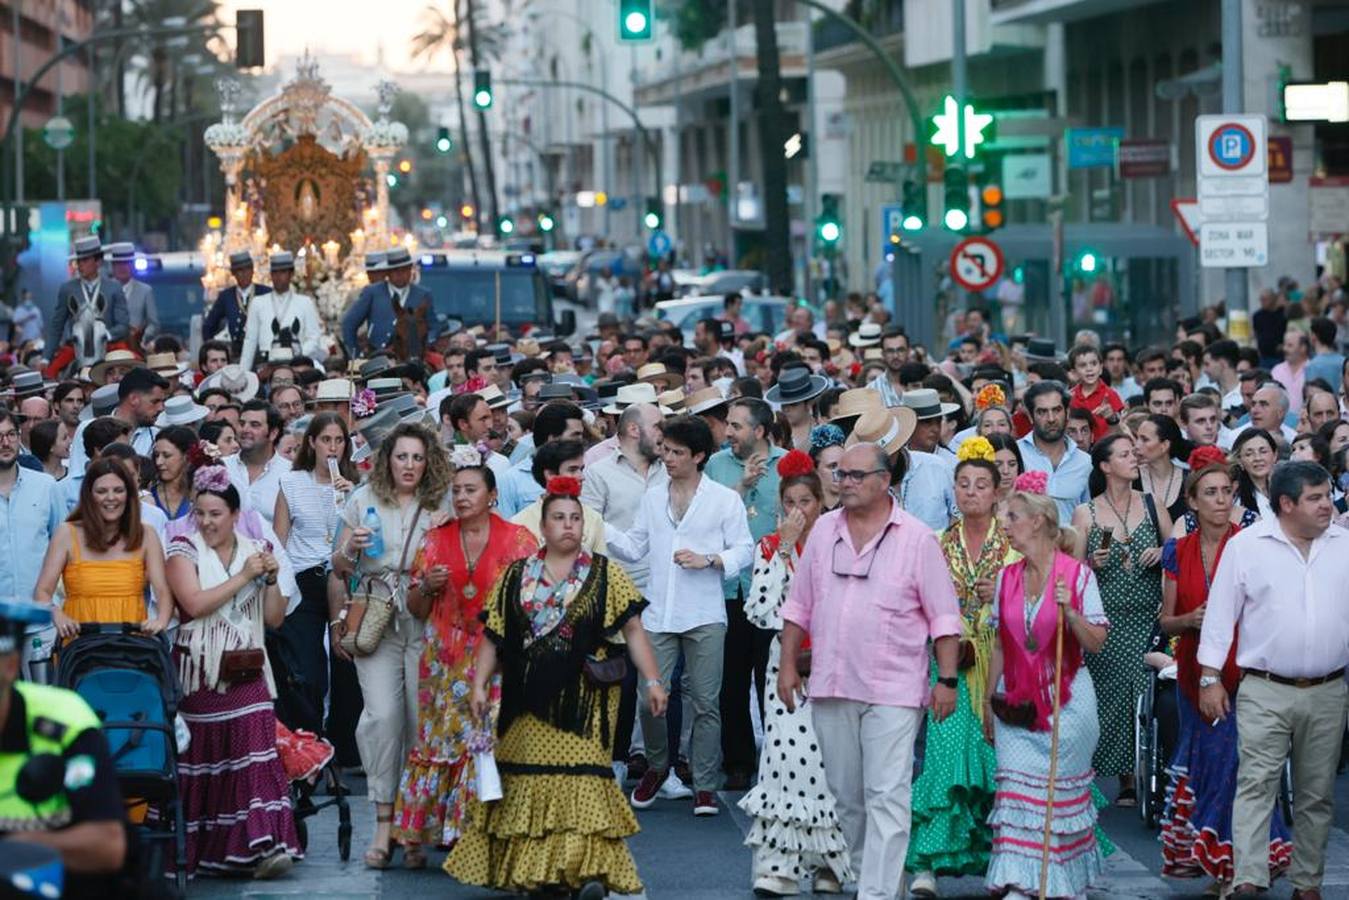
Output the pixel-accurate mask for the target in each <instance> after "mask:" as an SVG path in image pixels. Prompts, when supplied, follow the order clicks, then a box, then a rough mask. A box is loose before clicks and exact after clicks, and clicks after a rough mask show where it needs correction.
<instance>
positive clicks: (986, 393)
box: [974, 383, 1007, 410]
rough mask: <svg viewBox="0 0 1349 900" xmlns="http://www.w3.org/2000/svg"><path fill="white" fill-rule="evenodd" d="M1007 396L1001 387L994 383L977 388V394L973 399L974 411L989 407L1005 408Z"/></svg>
mask: <svg viewBox="0 0 1349 900" xmlns="http://www.w3.org/2000/svg"><path fill="white" fill-rule="evenodd" d="M1006 405H1007V394H1006V392H1004V391H1003V389H1002V386H1001V385H999V384H996V383H989V384H986V385H984V386H983V387H981V388H979V393H978V394H977V395H976V396H975V398H974V407H975V409H979V410H985V409H988V408H989V407H990V406H1006Z"/></svg>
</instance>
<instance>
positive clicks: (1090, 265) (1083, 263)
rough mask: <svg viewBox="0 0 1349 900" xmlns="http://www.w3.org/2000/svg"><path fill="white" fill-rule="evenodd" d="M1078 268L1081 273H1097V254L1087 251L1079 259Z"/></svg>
mask: <svg viewBox="0 0 1349 900" xmlns="http://www.w3.org/2000/svg"><path fill="white" fill-rule="evenodd" d="M1077 268H1078V270H1079V271H1082V272H1086V273H1088V274H1090V273H1092V272H1095V271H1096V254H1095V253H1092V252H1091V251H1090V250H1086V251H1084V252H1083V253H1082V255H1081V256H1079V257H1078V258H1077Z"/></svg>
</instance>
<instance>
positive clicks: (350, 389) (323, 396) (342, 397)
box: [309, 378, 356, 406]
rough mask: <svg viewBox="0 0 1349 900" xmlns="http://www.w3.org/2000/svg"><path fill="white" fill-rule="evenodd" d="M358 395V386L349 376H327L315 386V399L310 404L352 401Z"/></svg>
mask: <svg viewBox="0 0 1349 900" xmlns="http://www.w3.org/2000/svg"><path fill="white" fill-rule="evenodd" d="M354 396H356V386H355V385H354V384H352V383H351V380H350V379H347V378H325V379H324V380H323V381H320V382H319V383H318V386H317V387H315V388H314V399H313V400H310V401H309V405H310V406H315V405H317V404H319V403H350V402H351V398H352V397H354Z"/></svg>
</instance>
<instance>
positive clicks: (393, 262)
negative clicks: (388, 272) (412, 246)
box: [384, 247, 412, 269]
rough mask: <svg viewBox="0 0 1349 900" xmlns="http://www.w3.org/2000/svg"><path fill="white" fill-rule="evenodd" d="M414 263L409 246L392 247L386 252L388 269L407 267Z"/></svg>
mask: <svg viewBox="0 0 1349 900" xmlns="http://www.w3.org/2000/svg"><path fill="white" fill-rule="evenodd" d="M410 265H412V254H411V253H409V252H408V248H407V247H390V248H389V251H388V252H387V253H385V254H384V268H386V269H406V268H407V267H408V266H410Z"/></svg>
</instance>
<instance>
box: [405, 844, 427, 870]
mask: <svg viewBox="0 0 1349 900" xmlns="http://www.w3.org/2000/svg"><path fill="white" fill-rule="evenodd" d="M403 868H405V869H425V868H426V851H425V850H423V849H422V845H421V844H407V845H405V846H404V847H403Z"/></svg>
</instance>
